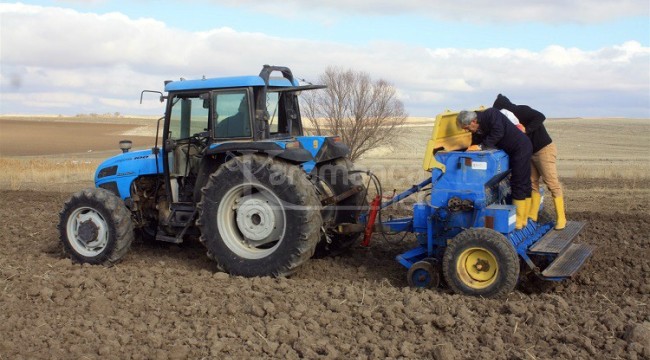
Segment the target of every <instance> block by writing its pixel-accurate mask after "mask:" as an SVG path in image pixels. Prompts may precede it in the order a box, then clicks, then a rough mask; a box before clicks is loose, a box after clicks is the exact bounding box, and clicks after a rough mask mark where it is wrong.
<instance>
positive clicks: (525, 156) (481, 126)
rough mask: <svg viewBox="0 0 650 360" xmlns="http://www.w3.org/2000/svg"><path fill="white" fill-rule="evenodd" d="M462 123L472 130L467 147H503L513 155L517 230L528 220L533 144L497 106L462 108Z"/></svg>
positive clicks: (511, 165) (511, 162) (511, 181)
mask: <svg viewBox="0 0 650 360" xmlns="http://www.w3.org/2000/svg"><path fill="white" fill-rule="evenodd" d="M456 122H457V123H458V126H460V127H461V128H463V129H465V130H467V131H469V132H471V133H472V143H473V144H478V145H472V146H470V147H469V148H468V149H467V150H483V149H487V148H499V149H501V150H503V151H505V152H506V153H507V154H508V157H509V158H510V168H511V169H512V176H511V178H510V187H511V188H512V199H513V201H512V202H513V204H514V205H515V206H516V207H517V223H516V225H515V228H516V229H521V228H523V227H525V226H526V224H527V222H528V204H529V203H530V196H531V183H530V169H531V168H530V157H531V155H532V152H533V147H532V145H531V143H530V140H529V139H528V137H527V136H526V135H524V133H522V132H521V130H519V129H517V127H516V126H515V125H514V124H513V123H512V122H511V121H510V120H508V118H507V117H506V116H505V115H503V114H502V113H501V112H500V111H499V110H497V109H495V108H489V109H486V110H485V111H479V112H474V111H465V110H463V111H461V112H460V113H459V114H458V117H457V118H456Z"/></svg>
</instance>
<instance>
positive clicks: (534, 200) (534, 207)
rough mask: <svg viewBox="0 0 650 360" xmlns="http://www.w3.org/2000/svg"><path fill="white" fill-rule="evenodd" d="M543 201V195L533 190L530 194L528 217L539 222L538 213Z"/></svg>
mask: <svg viewBox="0 0 650 360" xmlns="http://www.w3.org/2000/svg"><path fill="white" fill-rule="evenodd" d="M541 202H542V195H540V193H539V192H538V191H533V192H532V193H531V194H530V210H529V211H528V218H529V219H531V220H533V221H534V222H537V215H538V214H539V205H540V203H541Z"/></svg>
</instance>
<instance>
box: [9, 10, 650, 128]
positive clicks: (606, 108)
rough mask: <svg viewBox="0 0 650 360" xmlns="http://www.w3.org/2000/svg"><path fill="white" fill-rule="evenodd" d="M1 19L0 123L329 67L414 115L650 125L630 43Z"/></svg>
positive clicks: (643, 70) (106, 19)
mask: <svg viewBox="0 0 650 360" xmlns="http://www.w3.org/2000/svg"><path fill="white" fill-rule="evenodd" d="M415 3H416V2H414V1H407V2H406V3H405V5H406V6H407V7H408V6H413V4H415ZM552 3H554V2H552ZM363 4H364V3H361V5H363ZM386 4H388V3H386ZM571 4H573V6H575V5H576V4H581V3H579V2H575V1H574V2H572V3H570V5H571ZM625 4H626V3H623V5H622V6H623V7H625V6H626V5H625ZM361 5H356V6H361ZM286 6H289V7H290V6H291V4H287V5H286ZM286 6H285V7H286ZM323 6H324V5H323ZM386 6H388V5H386ZM0 16H2V23H1V24H0V31H1V34H2V35H1V36H2V39H1V40H2V41H1V47H2V48H1V52H0V60H1V62H2V68H1V69H0V85H1V87H2V94H3V96H2V99H0V112H2V113H15V112H29V111H31V110H33V109H41V110H42V111H46V108H47V106H51V107H53V108H56V109H57V110H56V111H57V112H59V111H63V110H64V109H66V107H67V110H66V112H67V113H70V114H75V113H84V112H85V113H87V112H96V113H104V112H116V111H117V112H121V113H138V112H156V114H158V113H159V112H160V111H162V107H161V106H160V104H159V103H158V102H156V101H151V100H150V101H146V102H145V104H143V105H142V106H141V105H140V104H139V94H140V91H141V90H143V89H148V90H162V86H163V85H162V84H163V81H164V80H167V79H171V80H174V79H178V78H179V77H181V76H183V77H186V78H200V77H201V76H203V75H206V76H208V77H212V76H230V75H241V74H256V73H258V72H259V70H260V69H261V65H262V64H265V63H267V64H272V65H285V66H289V67H291V68H292V69H293V70H294V73H295V74H296V76H298V77H303V78H306V79H308V80H311V81H315V80H316V79H317V78H318V75H319V74H320V73H322V72H323V71H324V70H325V68H326V67H327V66H330V65H334V66H342V67H344V68H352V69H354V70H363V71H366V72H368V73H369V74H370V75H371V76H372V77H373V78H384V79H386V80H389V81H390V82H391V83H393V84H394V85H395V86H396V87H397V88H398V90H399V94H400V96H401V97H402V99H403V101H404V102H405V105H406V108H407V110H408V111H410V112H411V113H412V115H418V116H427V115H429V116H433V115H435V113H436V112H439V111H441V110H444V109H446V108H456V109H458V108H461V107H473V106H478V105H481V104H486V105H489V104H491V101H492V100H493V98H494V96H495V95H496V94H497V93H498V92H504V93H507V94H508V95H511V96H512V97H513V101H515V99H516V98H518V96H513V94H514V95H519V94H521V98H522V99H525V100H526V101H530V102H534V103H535V104H541V105H540V106H542V105H543V106H545V109H548V110H547V112H548V113H549V114H550V115H551V116H553V115H555V116H574V115H577V116H581V115H582V116H588V115H589V116H601V115H602V116H605V115H615V114H620V112H621V111H626V112H627V114H628V116H645V117H650V113H649V112H650V103H649V97H650V69H649V68H648V63H650V48H648V47H644V46H642V45H641V44H640V43H638V42H635V41H630V42H625V43H622V44H619V45H615V46H611V47H606V48H603V49H599V50H596V51H585V50H581V49H578V48H565V47H561V46H555V45H552V46H548V47H547V48H545V49H542V50H541V51H531V50H526V49H509V48H492V49H481V50H476V49H454V48H423V47H418V46H410V45H404V44H398V43H392V42H391V43H387V42H374V43H370V44H366V45H365V46H352V45H347V44H340V43H334V42H325V41H309V40H304V39H284V38H278V37H272V36H268V35H265V34H261V33H246V32H237V31H235V30H233V29H231V28H226V27H223V28H215V29H212V30H210V31H205V32H189V31H182V30H179V29H175V28H170V27H168V26H166V25H165V24H164V23H162V22H159V21H156V20H152V19H130V18H128V17H127V16H125V15H122V14H118V13H110V14H104V15H98V14H92V13H80V12H77V11H73V10H68V9H61V8H52V7H48V8H46V7H38V6H29V5H21V4H0ZM80 29H81V30H80ZM57 94H59V95H57ZM576 94H580V96H579V98H577V97H576V96H577V95H576ZM618 98H621V99H626V100H624V101H623V100H622V101H623V102H620V103H619V104H625V106H623V105H620V106H619V105H617V100H616V99H618ZM630 103H632V104H633V105H632V106H630ZM634 104H636V105H634ZM599 112H600V113H599Z"/></svg>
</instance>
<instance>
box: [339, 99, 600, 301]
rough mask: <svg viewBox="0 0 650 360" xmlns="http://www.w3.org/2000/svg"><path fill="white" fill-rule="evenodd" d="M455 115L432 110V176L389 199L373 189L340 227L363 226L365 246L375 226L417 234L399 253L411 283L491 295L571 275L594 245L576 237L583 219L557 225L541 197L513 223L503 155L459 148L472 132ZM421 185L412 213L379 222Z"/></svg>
mask: <svg viewBox="0 0 650 360" xmlns="http://www.w3.org/2000/svg"><path fill="white" fill-rule="evenodd" d="M478 111H480V110H478ZM457 115H458V113H457V112H451V111H447V112H445V113H442V114H439V115H438V116H437V117H436V120H435V124H434V128H433V134H432V137H431V139H430V140H429V142H428V144H427V149H426V152H425V156H424V162H423V168H424V170H426V171H429V172H431V176H430V177H428V178H427V179H425V180H424V181H422V182H421V183H420V184H418V185H414V186H413V187H412V188H410V189H408V190H406V191H404V192H402V193H400V194H398V195H396V196H394V197H393V198H392V199H391V200H390V201H387V202H384V203H382V202H381V196H380V195H378V196H376V197H375V199H374V200H373V201H372V203H371V207H370V211H369V212H368V213H366V214H362V215H361V221H360V222H359V223H357V224H339V231H340V232H341V233H354V232H360V231H364V232H365V238H364V241H363V244H366V245H367V244H368V243H369V240H370V236H371V235H372V232H373V231H382V232H391V233H395V232H411V233H414V234H415V235H416V238H417V241H418V246H417V247H416V248H414V249H412V250H409V251H407V252H405V253H403V254H401V255H398V256H397V259H396V260H397V261H398V262H399V263H400V264H402V265H403V266H404V267H406V268H407V269H408V272H407V280H408V283H409V284H410V285H411V286H414V287H429V288H431V287H437V286H438V285H439V284H440V283H441V280H442V279H444V281H445V282H446V284H447V285H448V287H449V288H450V289H451V290H453V291H454V292H456V293H461V294H467V295H474V296H484V297H493V296H500V295H503V294H506V293H509V292H510V291H512V290H513V289H514V287H515V286H516V285H517V283H518V281H520V280H523V281H526V282H527V284H526V285H527V287H528V288H529V289H532V288H534V287H537V288H540V287H541V288H544V287H545V284H552V283H553V282H555V281H561V280H564V279H567V278H570V277H572V276H573V275H574V274H576V273H577V271H578V270H579V269H580V268H581V267H582V266H583V264H584V263H585V261H586V260H587V259H588V258H589V256H590V255H591V254H592V252H593V247H592V246H590V245H588V244H578V243H573V240H574V239H575V238H576V237H577V236H578V235H579V233H580V232H581V230H582V229H583V227H584V225H585V224H584V223H582V222H576V221H570V222H568V224H567V226H566V228H565V229H564V230H561V231H557V230H554V229H553V228H554V225H555V224H554V220H553V218H552V217H551V216H550V215H549V214H548V213H547V212H545V211H544V209H543V201H542V205H541V206H540V208H539V209H538V211H539V216H538V220H537V221H532V220H528V222H527V225H526V226H525V227H524V228H523V229H521V230H516V229H515V218H516V216H515V206H514V205H512V199H511V198H510V183H509V175H510V170H509V164H508V156H507V154H506V153H505V152H504V151H502V150H497V149H490V150H485V151H472V152H468V151H464V150H465V149H466V148H468V147H469V145H470V143H471V136H470V134H469V133H467V132H465V131H464V130H462V129H461V128H459V127H458V126H457V125H456V117H457ZM375 183H378V180H377V181H376V182H375ZM422 191H424V192H427V200H426V201H421V202H416V203H415V204H414V205H413V214H412V216H410V217H407V218H401V219H391V220H389V221H385V222H381V221H379V223H376V219H377V213H378V212H379V211H380V210H381V209H385V208H388V207H389V206H391V205H393V204H395V203H397V202H400V201H402V200H404V199H406V198H407V197H409V196H410V195H413V194H415V193H417V192H422ZM378 193H379V194H381V190H379V191H378ZM379 219H381V216H380V217H379ZM530 285H532V286H530Z"/></svg>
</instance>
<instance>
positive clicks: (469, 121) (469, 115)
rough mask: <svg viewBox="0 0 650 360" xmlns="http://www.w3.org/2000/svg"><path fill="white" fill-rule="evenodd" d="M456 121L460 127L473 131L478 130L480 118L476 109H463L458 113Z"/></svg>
mask: <svg viewBox="0 0 650 360" xmlns="http://www.w3.org/2000/svg"><path fill="white" fill-rule="evenodd" d="M456 123H457V124H458V126H459V127H460V128H462V129H463V130H466V131H469V132H471V133H475V132H477V131H478V119H477V116H476V112H474V111H467V110H463V111H461V112H460V113H458V117H456Z"/></svg>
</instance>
